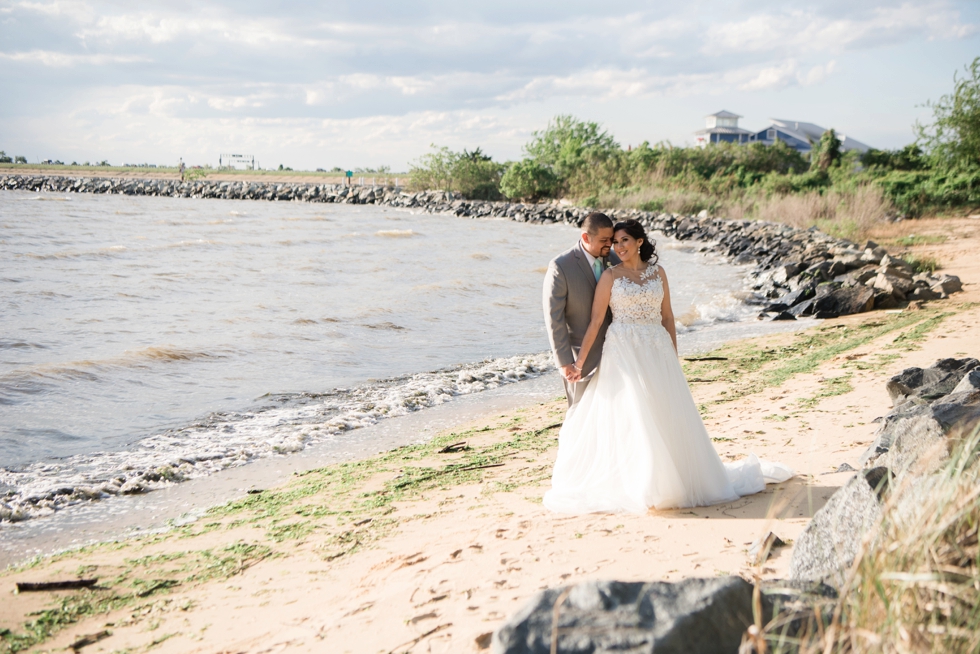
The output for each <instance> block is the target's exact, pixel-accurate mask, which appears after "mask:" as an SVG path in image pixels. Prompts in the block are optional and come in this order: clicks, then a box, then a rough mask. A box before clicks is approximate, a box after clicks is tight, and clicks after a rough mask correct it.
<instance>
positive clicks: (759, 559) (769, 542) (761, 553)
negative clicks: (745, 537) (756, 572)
mask: <svg viewBox="0 0 980 654" xmlns="http://www.w3.org/2000/svg"><path fill="white" fill-rule="evenodd" d="M785 546H786V541H784V540H783V539H782V538H780V537H779V536H777V535H776V534H774V533H773V532H771V531H770V532H769V533H767V534H766V535H765V536H763V537H762V538H760V539H759V540H757V541H755V542H754V543H752V546H751V547H750V548H749V556H751V557H753V559H752V564H753V565H762V564H763V563H765V562H766V561H768V560H769V555H770V554H772V550H773V549H775V548H777V547H785Z"/></svg>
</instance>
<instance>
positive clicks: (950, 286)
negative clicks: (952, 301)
mask: <svg viewBox="0 0 980 654" xmlns="http://www.w3.org/2000/svg"><path fill="white" fill-rule="evenodd" d="M930 288H931V289H932V290H933V291H936V292H937V293H940V294H943V295H949V294H950V293H959V292H960V291H962V290H963V284H962V282H960V278H959V277H957V276H956V275H943V276H942V277H940V278H939V280H938V281H937V282H936V283H934V284H933V285H932V286H931V287H930Z"/></svg>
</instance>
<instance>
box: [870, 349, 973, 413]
mask: <svg viewBox="0 0 980 654" xmlns="http://www.w3.org/2000/svg"><path fill="white" fill-rule="evenodd" d="M978 367H980V361H977V360H976V359H973V358H968V359H952V358H950V359H940V360H939V361H936V363H934V364H932V365H931V366H929V367H928V368H906V369H905V370H903V371H902V372H900V373H898V374H897V375H895V376H894V377H892V378H891V379H889V380H888V381H887V382H886V383H885V390H887V391H888V395H890V396H891V398H892V404H893V405H894V406H898V405H899V404H901V403H902V402H904V401H905V400H906V399H908V398H909V397H911V396H916V397H921V398H922V399H925V400H935V399H938V398H940V397H942V396H944V395H948V394H949V393H952V392H953V389H955V388H956V386H957V385H958V384H959V383H960V380H962V379H963V377H965V376H966V374H967V373H969V372H970V371H972V370H975V369H976V368H978ZM964 390H966V389H964Z"/></svg>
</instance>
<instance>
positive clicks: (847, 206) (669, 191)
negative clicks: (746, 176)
mask: <svg viewBox="0 0 980 654" xmlns="http://www.w3.org/2000/svg"><path fill="white" fill-rule="evenodd" d="M579 201H580V202H583V203H585V204H587V205H591V206H596V207H602V208H607V209H619V208H631V209H641V210H644V211H665V212H668V213H677V214H695V213H698V212H699V211H701V210H702V209H706V210H707V211H708V213H710V214H712V215H715V216H720V217H724V218H731V219H733V220H766V221H770V222H777V223H785V224H787V225H792V226H793V227H799V228H801V229H809V228H810V227H816V228H817V229H819V230H821V231H823V232H825V233H827V234H830V235H832V236H837V237H840V238H846V239H849V240H852V241H860V240H863V239H865V238H867V237H868V236H869V234H870V233H871V232H872V231H873V230H874V229H875V227H876V226H878V225H880V224H881V223H883V222H884V221H885V220H886V218H887V217H888V216H889V215H890V214H892V213H894V207H893V206H892V204H891V202H889V200H888V199H887V198H885V196H884V195H883V194H882V192H881V189H879V188H878V187H877V186H860V187H858V188H856V189H854V190H849V191H836V190H831V191H826V192H824V193H820V192H818V191H810V192H807V193H799V194H794V195H771V196H768V197H765V196H763V197H755V196H750V195H745V194H735V193H732V194H728V195H723V196H720V195H717V194H711V193H708V192H705V191H703V190H699V189H692V188H686V187H683V186H677V185H675V184H671V183H670V182H669V181H668V180H666V179H659V178H657V177H656V175H653V176H651V178H650V179H649V180H648V183H647V184H645V185H643V186H641V187H640V188H638V189H633V190H630V191H627V192H625V193H624V192H616V191H607V192H605V193H602V194H601V195H599V196H597V197H592V198H586V199H584V200H579Z"/></svg>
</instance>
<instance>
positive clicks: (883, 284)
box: [874, 268, 915, 301]
mask: <svg viewBox="0 0 980 654" xmlns="http://www.w3.org/2000/svg"><path fill="white" fill-rule="evenodd" d="M878 270H879V272H878V276H877V277H875V280H874V287H875V288H876V289H878V290H881V291H885V292H886V293H891V294H892V295H893V296H894V297H895V299H896V300H898V301H903V300H905V294H906V293H909V292H911V291H912V289H913V288H915V282H913V281H912V277H911V276H908V277H906V276H903V275H898V274H895V272H894V271H893V272H881V269H880V268H879V269H878Z"/></svg>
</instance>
